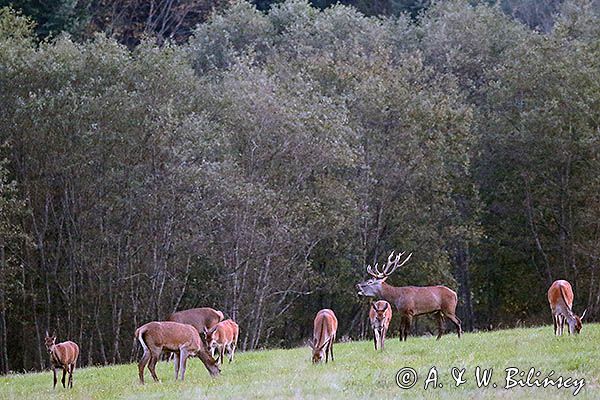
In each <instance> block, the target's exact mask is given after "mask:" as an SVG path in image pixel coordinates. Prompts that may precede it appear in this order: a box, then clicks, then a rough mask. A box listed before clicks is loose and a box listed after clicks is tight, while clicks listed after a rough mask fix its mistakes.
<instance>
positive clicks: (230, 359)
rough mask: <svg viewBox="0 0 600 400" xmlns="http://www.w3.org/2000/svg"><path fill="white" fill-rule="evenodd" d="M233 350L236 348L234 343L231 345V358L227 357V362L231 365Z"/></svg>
mask: <svg viewBox="0 0 600 400" xmlns="http://www.w3.org/2000/svg"><path fill="white" fill-rule="evenodd" d="M235 348H236V344H235V342H234V343H232V344H231V357H229V362H230V363H231V362H232V361H233V355H234V354H235Z"/></svg>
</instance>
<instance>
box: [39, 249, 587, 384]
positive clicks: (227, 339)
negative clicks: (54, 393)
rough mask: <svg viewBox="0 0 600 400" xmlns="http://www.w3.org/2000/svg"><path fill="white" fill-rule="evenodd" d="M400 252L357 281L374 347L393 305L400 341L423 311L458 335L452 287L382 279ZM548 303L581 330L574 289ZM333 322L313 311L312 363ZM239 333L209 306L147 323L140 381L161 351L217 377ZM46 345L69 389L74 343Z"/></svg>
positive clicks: (558, 292) (564, 286)
mask: <svg viewBox="0 0 600 400" xmlns="http://www.w3.org/2000/svg"><path fill="white" fill-rule="evenodd" d="M403 255H404V253H400V254H398V255H397V256H396V257H394V252H392V253H391V254H390V256H389V257H388V259H387V263H386V265H385V267H384V268H383V270H381V271H380V270H379V264H375V267H371V266H370V265H369V266H368V267H367V272H368V273H369V275H371V278H370V279H369V280H367V281H364V282H361V283H359V284H357V285H356V289H357V290H358V294H359V295H360V296H367V297H375V298H380V299H383V300H378V301H375V302H373V303H372V304H371V308H370V310H369V319H370V322H371V327H372V329H373V332H374V343H375V350H378V349H381V350H383V348H384V343H385V336H386V333H387V331H388V329H389V326H390V321H391V319H392V305H393V306H395V307H396V310H397V311H398V313H399V315H400V340H406V338H407V336H408V332H409V331H410V328H411V324H412V319H413V317H416V316H418V315H423V314H434V315H435V316H436V317H437V321H438V336H437V339H438V340H439V339H440V337H441V336H442V332H443V329H444V318H448V319H449V320H450V321H452V322H453V323H454V325H455V326H456V332H457V334H458V337H459V338H460V335H461V333H462V329H461V322H460V320H459V319H458V317H457V316H456V305H457V303H458V297H457V295H456V292H455V291H453V290H451V289H449V288H447V287H445V286H425V287H418V286H404V287H395V286H391V285H389V284H387V283H386V282H385V281H386V279H387V278H388V277H389V276H390V275H391V274H392V273H393V272H394V271H395V270H396V269H397V268H399V267H401V266H403V265H404V264H406V263H407V262H408V260H409V259H410V257H411V255H412V253H411V254H409V255H408V256H406V257H405V258H404V260H403V261H402V262H400V260H401V259H402V256H403ZM548 302H549V303H550V309H551V310H552V319H553V321H554V333H555V335H558V336H561V335H562V333H563V329H564V325H565V322H566V323H567V324H568V326H569V333H571V334H577V333H579V332H580V331H581V326H582V324H581V320H582V319H583V317H584V316H585V314H586V311H587V310H586V311H584V312H583V314H582V315H581V317H579V316H577V315H575V314H574V313H573V311H572V306H573V289H572V288H571V285H570V284H569V282H567V281H565V280H557V281H555V282H554V283H553V284H552V286H550V289H548ZM337 326H338V321H337V318H336V316H335V313H334V312H333V311H332V310H330V309H323V310H321V311H319V312H318V313H317V315H316V317H315V320H314V325H313V339H312V340H311V341H309V345H310V347H311V348H312V362H313V363H319V362H321V361H322V360H323V358H324V359H325V362H328V361H329V357H331V360H332V361H333V343H334V342H335V338H336V334H337ZM238 334H239V328H238V325H237V324H236V323H235V322H234V321H232V320H231V319H227V320H224V316H223V313H222V312H221V311H217V310H214V309H212V308H208V307H203V308H194V309H190V310H184V311H179V312H175V313H173V314H171V315H170V316H169V318H168V320H167V321H153V322H148V323H147V324H145V325H142V326H141V327H139V328H138V329H136V331H135V335H134V340H137V341H139V343H140V344H141V346H142V348H143V350H144V354H143V355H142V358H141V360H140V362H139V364H138V369H139V378H140V382H141V383H142V384H143V383H144V369H145V367H146V366H148V369H149V370H150V373H151V375H152V378H153V379H154V380H155V381H158V377H157V376H156V370H155V368H156V364H157V362H158V361H159V359H160V356H161V354H163V353H164V354H168V355H172V356H173V360H174V366H175V380H177V379H178V377H179V376H180V377H181V380H183V378H184V375H185V368H186V361H187V359H188V357H192V356H196V357H198V358H200V360H202V362H203V364H204V366H205V367H206V369H207V370H208V373H209V374H210V375H211V376H216V375H218V374H219V373H220V372H221V370H220V368H219V365H221V364H222V363H223V359H224V355H225V352H227V354H228V356H229V362H232V361H233V355H234V352H235V348H236V345H237V339H238ZM45 345H46V348H47V350H48V352H49V354H50V364H51V366H52V370H53V372H54V387H56V382H57V377H56V369H57V368H61V369H62V370H63V376H62V384H63V387H66V386H65V376H66V374H67V372H68V373H69V381H68V386H69V387H71V388H72V387H73V371H74V369H75V364H76V363H77V358H78V356H79V347H78V346H77V344H76V343H74V342H71V341H67V342H63V343H58V344H57V343H56V336H55V335H53V336H49V335H48V332H46V340H45ZM215 356H216V359H215Z"/></svg>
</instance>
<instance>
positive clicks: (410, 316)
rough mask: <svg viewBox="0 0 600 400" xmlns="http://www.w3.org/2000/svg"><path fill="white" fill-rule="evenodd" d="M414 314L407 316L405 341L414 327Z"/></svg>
mask: <svg viewBox="0 0 600 400" xmlns="http://www.w3.org/2000/svg"><path fill="white" fill-rule="evenodd" d="M412 319H413V316H412V314H406V326H405V327H404V341H406V340H407V338H408V333H409V332H410V328H411V327H412Z"/></svg>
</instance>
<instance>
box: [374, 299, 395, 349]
mask: <svg viewBox="0 0 600 400" xmlns="http://www.w3.org/2000/svg"><path fill="white" fill-rule="evenodd" d="M369 320H370V321H371V328H373V340H374V342H375V350H377V347H378V346H379V348H380V349H381V350H383V346H384V344H385V334H386V332H387V330H388V328H389V326H390V321H391V320H392V307H391V306H390V303H388V302H387V301H385V300H379V301H376V302H375V303H371V309H370V310H369Z"/></svg>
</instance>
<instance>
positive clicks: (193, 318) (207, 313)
mask: <svg viewBox="0 0 600 400" xmlns="http://www.w3.org/2000/svg"><path fill="white" fill-rule="evenodd" d="M167 321H173V322H179V323H180V324H188V325H192V326H193V327H194V328H196V330H197V331H198V333H199V334H200V335H201V336H202V335H203V333H204V328H206V329H210V328H212V327H213V326H215V325H217V324H218V323H219V322H221V321H223V313H222V312H221V311H217V310H215V309H213V308H210V307H201V308H190V309H189V310H182V311H177V312H174V313H173V314H171V315H169V318H167Z"/></svg>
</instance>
